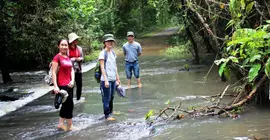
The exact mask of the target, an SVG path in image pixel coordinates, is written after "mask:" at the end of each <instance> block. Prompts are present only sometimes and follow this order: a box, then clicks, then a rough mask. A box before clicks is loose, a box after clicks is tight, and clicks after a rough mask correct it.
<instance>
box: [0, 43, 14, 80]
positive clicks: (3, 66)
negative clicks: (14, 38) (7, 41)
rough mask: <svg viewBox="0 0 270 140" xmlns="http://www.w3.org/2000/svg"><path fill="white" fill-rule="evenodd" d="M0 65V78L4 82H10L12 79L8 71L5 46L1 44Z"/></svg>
mask: <svg viewBox="0 0 270 140" xmlns="http://www.w3.org/2000/svg"><path fill="white" fill-rule="evenodd" d="M0 66H1V72H2V80H3V82H4V84H6V83H9V82H12V79H11V77H10V74H9V71H8V64H7V60H6V48H5V46H2V48H1V57H0Z"/></svg>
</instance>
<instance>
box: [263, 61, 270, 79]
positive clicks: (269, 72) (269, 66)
mask: <svg viewBox="0 0 270 140" xmlns="http://www.w3.org/2000/svg"><path fill="white" fill-rule="evenodd" d="M264 71H265V74H266V75H267V76H268V78H270V58H269V59H268V60H267V62H266V64H265V69H264Z"/></svg>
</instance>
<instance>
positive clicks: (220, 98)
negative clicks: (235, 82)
mask: <svg viewBox="0 0 270 140" xmlns="http://www.w3.org/2000/svg"><path fill="white" fill-rule="evenodd" d="M229 87H230V85H228V86H227V87H226V88H225V90H224V91H223V93H222V94H221V96H220V97H219V99H218V102H217V106H218V105H219V103H220V101H221V100H222V98H223V96H224V95H225V93H226V91H227V90H228V88H229Z"/></svg>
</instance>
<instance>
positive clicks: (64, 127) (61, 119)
mask: <svg viewBox="0 0 270 140" xmlns="http://www.w3.org/2000/svg"><path fill="white" fill-rule="evenodd" d="M64 121H65V119H64V118H61V117H60V118H59V124H58V126H57V128H58V129H62V130H64V131H66V126H65V125H64Z"/></svg>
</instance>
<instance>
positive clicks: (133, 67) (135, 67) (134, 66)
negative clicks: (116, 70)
mask: <svg viewBox="0 0 270 140" xmlns="http://www.w3.org/2000/svg"><path fill="white" fill-rule="evenodd" d="M125 69H126V76H127V79H131V78H132V72H133V73H134V76H135V77H136V78H137V79H138V78H140V66H139V63H138V61H136V62H132V63H131V62H126V66H125Z"/></svg>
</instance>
